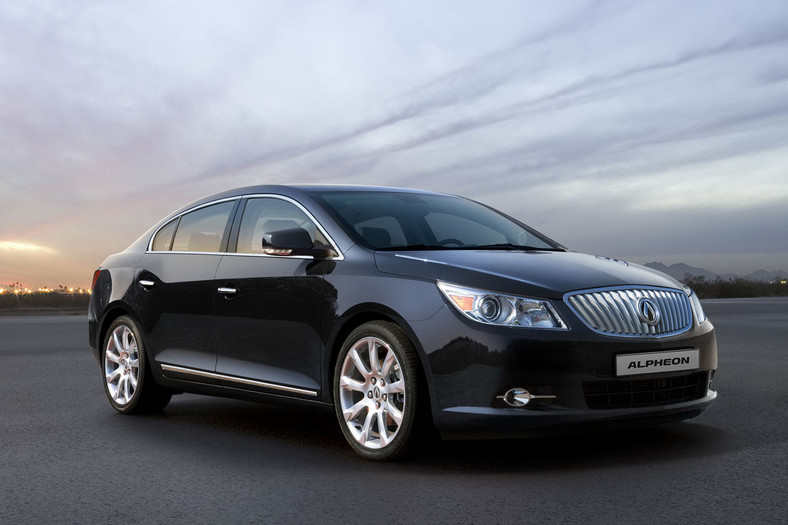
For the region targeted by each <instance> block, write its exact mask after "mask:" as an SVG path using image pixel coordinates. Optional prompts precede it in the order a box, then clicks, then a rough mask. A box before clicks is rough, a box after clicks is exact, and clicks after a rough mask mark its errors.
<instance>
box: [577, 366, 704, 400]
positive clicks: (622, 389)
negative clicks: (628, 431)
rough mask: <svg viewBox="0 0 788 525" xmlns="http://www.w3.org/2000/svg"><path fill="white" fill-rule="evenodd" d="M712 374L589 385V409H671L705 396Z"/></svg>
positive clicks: (584, 388)
mask: <svg viewBox="0 0 788 525" xmlns="http://www.w3.org/2000/svg"><path fill="white" fill-rule="evenodd" d="M708 384H709V373H708V372H700V373H693V374H686V375H682V376H677V377H666V378H662V379H639V380H637V381H590V382H585V383H583V394H584V395H585V399H586V404H587V405H588V408H594V409H604V408H637V407H654V406H660V405H672V404H675V403H683V402H685V401H694V400H695V399H701V398H702V397H703V396H705V395H706V391H707V389H708Z"/></svg>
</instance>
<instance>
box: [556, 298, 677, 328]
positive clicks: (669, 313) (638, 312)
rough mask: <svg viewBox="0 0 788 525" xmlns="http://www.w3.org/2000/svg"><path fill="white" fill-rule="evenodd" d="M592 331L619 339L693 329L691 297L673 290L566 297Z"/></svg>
mask: <svg viewBox="0 0 788 525" xmlns="http://www.w3.org/2000/svg"><path fill="white" fill-rule="evenodd" d="M565 299H566V301H567V303H568V304H569V306H570V307H571V308H572V310H573V311H574V312H575V313H576V314H577V316H578V317H579V318H580V319H581V320H582V321H583V322H584V323H585V324H586V326H588V327H589V328H591V329H592V330H594V331H596V332H599V333H602V334H605V335H612V336H619V337H664V336H668V335H675V334H680V333H682V332H686V331H687V330H689V329H690V327H691V326H692V308H691V307H690V302H689V297H687V294H685V293H684V292H682V291H680V290H672V289H669V288H609V289H601V290H587V291H582V292H573V293H569V294H566V296H565Z"/></svg>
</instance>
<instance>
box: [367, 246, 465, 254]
mask: <svg viewBox="0 0 788 525" xmlns="http://www.w3.org/2000/svg"><path fill="white" fill-rule="evenodd" d="M457 248H458V247H457V246H441V245H439V244H405V245H402V246H386V247H384V248H375V249H376V250H379V251H383V252H400V251H403V252H405V251H418V250H456V249H457Z"/></svg>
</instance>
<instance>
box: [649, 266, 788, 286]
mask: <svg viewBox="0 0 788 525" xmlns="http://www.w3.org/2000/svg"><path fill="white" fill-rule="evenodd" d="M645 266H647V267H649V268H652V269H654V270H657V271H660V272H662V273H666V274H668V275H670V276H671V277H673V278H674V279H676V280H678V281H681V280H683V279H684V276H685V275H691V276H693V277H705V278H706V279H708V280H711V281H714V280H716V279H717V277H719V278H720V279H723V280H726V281H727V280H730V279H747V280H749V281H764V282H769V281H774V280H775V278H776V277H781V278H783V279H785V278H786V277H788V272H786V271H779V270H773V271H768V270H758V271H757V272H752V273H750V274H747V275H738V274H735V273H726V274H722V275H718V274H716V273H714V272H712V271H711V270H707V269H706V268H698V267H695V266H690V265H688V264H684V263H676V264H671V265H670V266H666V265H664V264H662V263H660V262H650V263H646V264H645Z"/></svg>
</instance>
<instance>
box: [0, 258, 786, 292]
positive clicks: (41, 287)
mask: <svg viewBox="0 0 788 525" xmlns="http://www.w3.org/2000/svg"><path fill="white" fill-rule="evenodd" d="M600 255H601V254H600ZM622 260H626V261H627V262H630V263H634V264H639V265H641V266H646V265H648V264H652V263H654V264H663V265H665V266H666V267H668V268H670V267H671V266H673V265H682V264H683V265H687V266H690V267H692V268H695V269H699V270H707V271H710V272H712V273H714V274H716V275H717V276H718V277H721V278H722V277H725V276H731V275H733V276H736V277H742V278H747V277H748V276H750V275H752V274H755V273H759V272H766V273H770V274H774V275H775V276H777V275H780V276H784V277H788V269H780V268H757V269H755V270H752V271H748V272H718V271H715V270H713V269H712V268H709V267H708V266H703V265H701V266H698V265H695V264H689V263H686V262H683V261H677V262H674V263H666V262H663V261H658V260H649V261H645V262H639V261H632V260H627V259H622ZM96 269H98V267H96ZM91 276H92V272H91ZM50 281H51V282H49V281H48V282H46V283H37V284H36V283H29V282H28V283H25V282H22V281H20V280H19V279H0V294H13V290H21V292H20V293H41V292H44V293H73V294H81V293H90V292H91V291H92V290H91V288H90V285H85V284H63V281H59V282H58V284H52V283H54V282H56V281H57V280H56V279H55V280H52V279H50Z"/></svg>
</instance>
